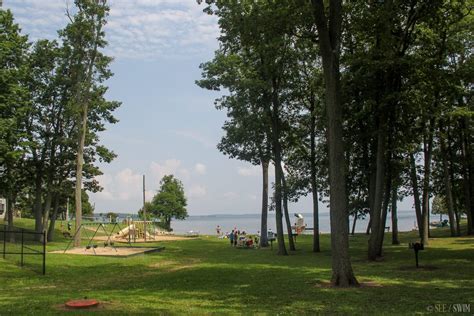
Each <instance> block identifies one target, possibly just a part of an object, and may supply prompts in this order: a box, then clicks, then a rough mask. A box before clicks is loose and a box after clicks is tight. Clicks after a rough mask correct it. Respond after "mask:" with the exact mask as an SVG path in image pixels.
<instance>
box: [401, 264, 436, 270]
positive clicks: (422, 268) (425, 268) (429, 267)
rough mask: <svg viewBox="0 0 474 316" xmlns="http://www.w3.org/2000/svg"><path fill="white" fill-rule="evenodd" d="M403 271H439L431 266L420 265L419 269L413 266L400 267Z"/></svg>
mask: <svg viewBox="0 0 474 316" xmlns="http://www.w3.org/2000/svg"><path fill="white" fill-rule="evenodd" d="M399 269H400V270H402V271H433V270H438V269H439V268H438V267H435V266H430V265H420V266H419V267H418V268H417V267H415V266H414V265H413V266H401V267H399Z"/></svg>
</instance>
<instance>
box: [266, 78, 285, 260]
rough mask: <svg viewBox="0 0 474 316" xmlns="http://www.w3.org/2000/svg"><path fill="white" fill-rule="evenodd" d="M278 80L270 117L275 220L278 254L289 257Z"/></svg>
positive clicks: (274, 85)
mask: <svg viewBox="0 0 474 316" xmlns="http://www.w3.org/2000/svg"><path fill="white" fill-rule="evenodd" d="M276 85H277V84H276V80H275V78H273V80H272V87H273V91H272V110H271V111H270V117H271V119H272V144H273V146H272V150H273V155H274V163H275V220H276V229H277V240H278V254H279V255H282V256H287V255H288V252H287V251H286V246H285V236H284V232H283V222H282V217H283V212H282V188H281V184H282V171H281V162H282V158H281V144H280V122H279V120H280V118H279V107H280V106H279V105H280V104H279V99H278V94H277V93H278V92H277V87H276Z"/></svg>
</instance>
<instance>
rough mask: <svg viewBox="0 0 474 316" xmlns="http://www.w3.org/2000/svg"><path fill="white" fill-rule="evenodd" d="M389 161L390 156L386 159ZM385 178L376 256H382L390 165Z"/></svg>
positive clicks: (390, 188)
mask: <svg viewBox="0 0 474 316" xmlns="http://www.w3.org/2000/svg"><path fill="white" fill-rule="evenodd" d="M387 160H388V161H389V160H390V155H389V157H388V158H387ZM387 167H388V168H387V177H386V179H385V193H384V201H383V205H382V219H381V221H380V228H379V240H378V245H377V247H378V250H377V256H380V257H381V256H382V255H383V241H384V238H385V226H386V225H387V213H388V205H389V204H390V198H391V192H392V166H391V163H390V162H388V163H387Z"/></svg>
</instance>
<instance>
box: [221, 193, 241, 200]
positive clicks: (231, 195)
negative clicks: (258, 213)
mask: <svg viewBox="0 0 474 316" xmlns="http://www.w3.org/2000/svg"><path fill="white" fill-rule="evenodd" d="M224 197H225V198H226V199H228V200H234V199H236V198H238V197H239V195H238V194H237V193H235V192H226V193H224Z"/></svg>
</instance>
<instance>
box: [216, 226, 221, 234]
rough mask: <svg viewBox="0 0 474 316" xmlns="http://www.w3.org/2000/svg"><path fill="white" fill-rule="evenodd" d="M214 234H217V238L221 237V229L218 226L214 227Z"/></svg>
mask: <svg viewBox="0 0 474 316" xmlns="http://www.w3.org/2000/svg"><path fill="white" fill-rule="evenodd" d="M216 232H217V236H220V235H221V227H220V226H219V225H217V227H216Z"/></svg>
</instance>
